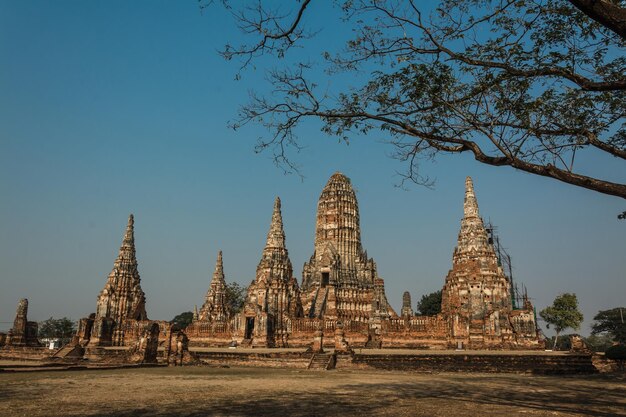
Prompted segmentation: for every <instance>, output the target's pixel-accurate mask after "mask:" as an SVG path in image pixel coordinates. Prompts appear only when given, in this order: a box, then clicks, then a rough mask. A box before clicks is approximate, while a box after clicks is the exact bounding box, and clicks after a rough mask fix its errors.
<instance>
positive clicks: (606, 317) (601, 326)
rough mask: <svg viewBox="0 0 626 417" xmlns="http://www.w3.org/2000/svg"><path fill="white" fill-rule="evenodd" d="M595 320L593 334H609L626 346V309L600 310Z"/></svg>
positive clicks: (592, 327) (592, 328)
mask: <svg viewBox="0 0 626 417" xmlns="http://www.w3.org/2000/svg"><path fill="white" fill-rule="evenodd" d="M593 319H594V320H595V322H594V323H593V325H592V326H591V333H592V334H594V335H597V334H601V333H607V334H608V335H609V336H611V337H612V338H613V340H614V341H616V342H619V343H622V344H626V307H617V308H612V309H610V310H600V311H598V314H596V315H595V317H594V318H593Z"/></svg>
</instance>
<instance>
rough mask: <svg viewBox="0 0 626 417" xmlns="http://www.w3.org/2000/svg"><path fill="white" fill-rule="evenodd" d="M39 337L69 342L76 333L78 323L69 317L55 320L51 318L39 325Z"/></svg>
mask: <svg viewBox="0 0 626 417" xmlns="http://www.w3.org/2000/svg"><path fill="white" fill-rule="evenodd" d="M38 327H39V331H38V333H39V334H38V336H39V338H42V339H61V341H62V342H64V343H65V342H67V341H69V340H70V339H71V338H72V336H73V335H74V333H76V323H74V322H73V321H72V320H70V319H68V318H67V317H63V318H60V319H55V318H53V317H50V318H49V319H48V320H44V321H42V322H40V323H39V326H38Z"/></svg>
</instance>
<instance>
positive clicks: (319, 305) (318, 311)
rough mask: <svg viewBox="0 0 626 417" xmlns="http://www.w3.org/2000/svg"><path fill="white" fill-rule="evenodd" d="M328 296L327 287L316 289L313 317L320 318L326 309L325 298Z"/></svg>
mask: <svg viewBox="0 0 626 417" xmlns="http://www.w3.org/2000/svg"><path fill="white" fill-rule="evenodd" d="M327 297H328V287H324V288H320V289H319V290H318V291H317V297H315V310H314V311H313V317H314V318H321V317H322V314H324V310H325V309H326V298H327Z"/></svg>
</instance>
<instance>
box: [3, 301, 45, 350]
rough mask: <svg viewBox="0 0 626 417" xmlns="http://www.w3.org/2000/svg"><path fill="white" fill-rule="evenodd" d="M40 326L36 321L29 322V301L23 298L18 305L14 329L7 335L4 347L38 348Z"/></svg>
mask: <svg viewBox="0 0 626 417" xmlns="http://www.w3.org/2000/svg"><path fill="white" fill-rule="evenodd" d="M37 331H38V325H37V322H36V321H28V299H26V298H22V299H21V300H20V302H19V303H18V305H17V311H16V312H15V320H14V321H13V327H12V328H11V329H10V330H9V332H8V333H7V335H6V340H5V342H4V345H5V346H6V347H7V348H12V347H18V348H19V347H37V346H40V344H39V340H38V339H37Z"/></svg>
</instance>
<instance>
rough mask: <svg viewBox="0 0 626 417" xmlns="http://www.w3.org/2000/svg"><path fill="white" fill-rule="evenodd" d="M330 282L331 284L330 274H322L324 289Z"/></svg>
mask: <svg viewBox="0 0 626 417" xmlns="http://www.w3.org/2000/svg"><path fill="white" fill-rule="evenodd" d="M329 282H330V273H329V272H322V288H323V287H325V286H327V285H328V283H329Z"/></svg>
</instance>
